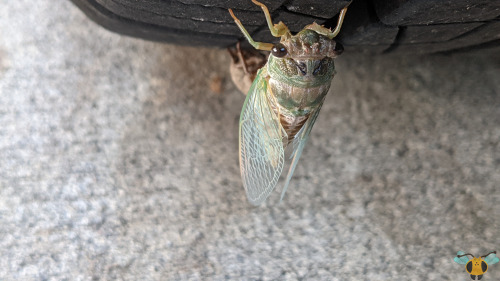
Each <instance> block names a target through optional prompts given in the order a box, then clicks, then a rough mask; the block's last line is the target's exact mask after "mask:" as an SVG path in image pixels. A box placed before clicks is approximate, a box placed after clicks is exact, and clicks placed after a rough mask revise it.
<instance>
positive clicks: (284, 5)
mask: <svg viewBox="0 0 500 281" xmlns="http://www.w3.org/2000/svg"><path fill="white" fill-rule="evenodd" d="M71 1H72V2H73V3H74V4H75V5H77V6H78V7H79V8H80V9H81V10H82V11H83V12H84V13H85V14H86V15H87V16H88V17H89V18H91V19H92V20H94V21H95V22H97V23H98V24H100V25H102V26H103V27H105V28H107V29H109V30H111V31H115V32H118V33H121V34H125V35H130V36H134V37H139V38H143V39H146V40H153V41H162V42H169V43H175V44H183V45H198V46H218V47H227V46H229V45H233V44H234V43H236V42H237V41H238V40H239V39H243V36H242V34H241V32H240V30H239V29H238V27H237V26H236V25H235V23H234V21H233V19H232V18H231V16H230V15H229V12H228V10H227V9H228V8H231V9H233V11H234V13H235V15H236V16H237V17H238V18H239V19H240V20H241V22H242V23H243V25H244V26H245V27H246V28H247V30H248V31H249V32H250V34H252V36H253V38H254V39H255V40H256V41H263V42H277V38H274V37H272V36H271V35H270V33H269V30H268V28H267V24H266V21H265V18H264V14H263V12H262V10H261V9H260V8H259V7H258V6H256V5H254V4H253V3H252V2H251V1H250V0H212V1H209V0H206V1H203V0H172V1H167V0H71ZM261 2H263V3H264V4H265V5H266V6H267V7H268V9H269V11H270V12H271V15H272V18H273V21H274V22H275V23H277V22H279V21H283V22H284V23H285V24H286V25H287V26H288V27H289V28H290V30H291V31H292V32H298V31H300V30H301V29H302V28H303V27H304V26H305V25H307V24H310V23H312V22H314V21H315V22H317V23H319V24H323V25H325V26H327V27H334V26H335V25H336V21H337V15H338V13H339V11H340V10H341V9H342V8H343V7H344V6H346V5H347V4H349V2H350V1H348V0H315V1H309V0H266V1H264V0H262V1H261ZM338 40H339V41H340V42H341V43H342V44H343V45H344V46H345V47H346V51H362V52H369V53H388V52H389V53H391V52H401V53H402V52H411V53H436V52H449V51H454V50H461V49H464V48H480V47H483V46H484V47H491V46H494V47H495V46H500V1H498V0H444V1H443V0H442V1H435V0H371V1H370V0H354V1H353V2H352V3H351V4H350V6H349V10H348V12H347V16H346V19H345V21H344V25H343V27H342V30H341V33H340V34H339V37H338Z"/></svg>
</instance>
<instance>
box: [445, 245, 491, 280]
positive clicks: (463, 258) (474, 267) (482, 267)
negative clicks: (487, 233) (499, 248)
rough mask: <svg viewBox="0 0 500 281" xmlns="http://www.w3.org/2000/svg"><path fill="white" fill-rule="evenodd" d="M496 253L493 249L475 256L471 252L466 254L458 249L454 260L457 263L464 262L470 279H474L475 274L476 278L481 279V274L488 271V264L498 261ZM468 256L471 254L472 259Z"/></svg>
mask: <svg viewBox="0 0 500 281" xmlns="http://www.w3.org/2000/svg"><path fill="white" fill-rule="evenodd" d="M496 253H497V252H496V251H493V252H490V253H488V254H486V255H484V256H481V257H479V258H476V257H474V256H473V255H472V254H466V253H465V252H463V251H458V252H457V256H456V257H455V259H454V261H455V262H456V263H458V264H465V270H466V271H467V273H469V274H470V278H471V279H472V280H476V276H477V280H481V278H483V274H485V273H486V271H488V265H492V264H495V263H497V262H498V261H499V259H498V257H497V256H496ZM468 256H471V257H472V259H469V257H468Z"/></svg>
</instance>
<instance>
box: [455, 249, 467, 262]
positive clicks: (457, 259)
mask: <svg viewBox="0 0 500 281" xmlns="http://www.w3.org/2000/svg"><path fill="white" fill-rule="evenodd" d="M463 254H465V252H464V251H458V252H457V256H456V257H455V258H454V259H453V260H454V261H455V262H456V263H458V264H467V263H468V262H469V257H468V256H462V255H463ZM459 256H461V257H459Z"/></svg>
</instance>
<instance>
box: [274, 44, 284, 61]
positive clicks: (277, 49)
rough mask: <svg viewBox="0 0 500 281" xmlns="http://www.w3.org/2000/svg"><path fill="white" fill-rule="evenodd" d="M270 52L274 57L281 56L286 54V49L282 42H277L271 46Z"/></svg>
mask: <svg viewBox="0 0 500 281" xmlns="http://www.w3.org/2000/svg"><path fill="white" fill-rule="evenodd" d="M271 53H272V54H273V56H275V57H278V58H282V57H284V56H286V53H287V51H286V48H285V46H283V44H281V43H278V44H276V45H274V46H273V48H272V49H271Z"/></svg>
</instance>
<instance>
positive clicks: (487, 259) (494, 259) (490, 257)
mask: <svg viewBox="0 0 500 281" xmlns="http://www.w3.org/2000/svg"><path fill="white" fill-rule="evenodd" d="M484 261H485V262H486V263H487V264H488V265H492V264H495V263H497V262H499V261H500V259H499V258H498V257H497V255H496V254H495V253H491V254H489V255H487V256H486V257H485V258H484Z"/></svg>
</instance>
